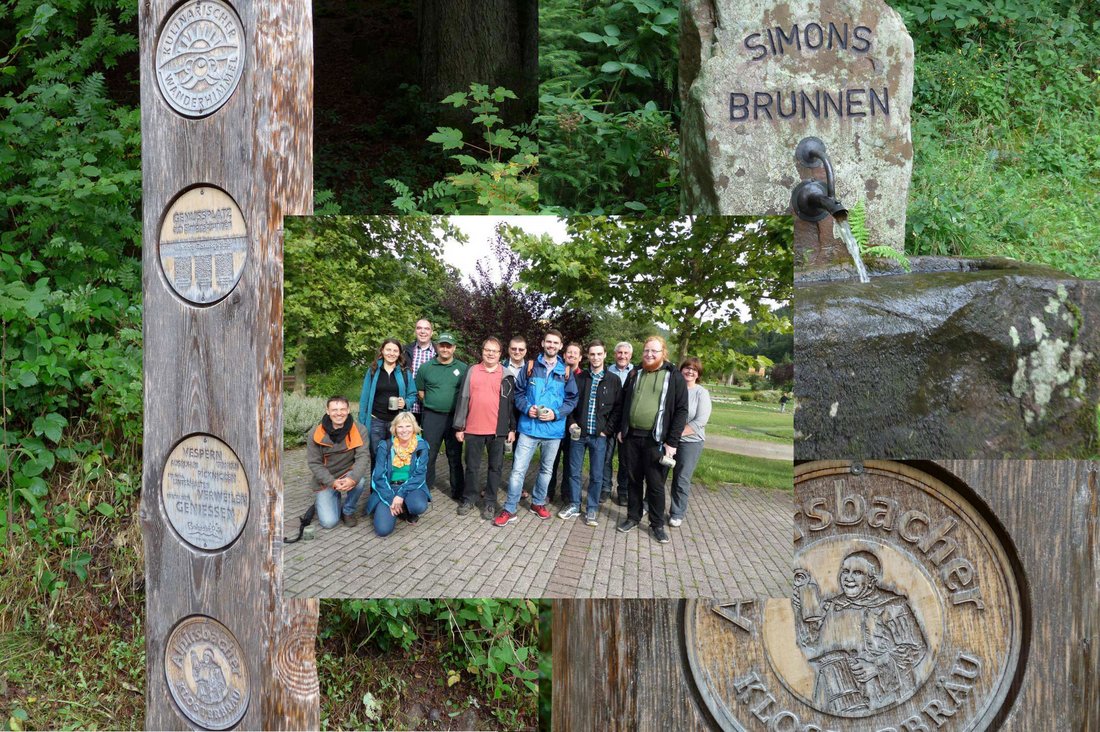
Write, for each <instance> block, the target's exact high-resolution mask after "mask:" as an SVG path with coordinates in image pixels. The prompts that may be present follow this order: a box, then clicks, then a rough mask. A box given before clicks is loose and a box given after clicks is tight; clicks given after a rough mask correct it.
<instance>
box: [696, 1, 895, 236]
mask: <svg viewBox="0 0 1100 732" xmlns="http://www.w3.org/2000/svg"><path fill="white" fill-rule="evenodd" d="M680 23H681V26H680V27H681V41H680V48H681V51H680V54H681V56H680V89H681V94H682V95H683V102H684V119H683V124H682V142H681V156H682V158H681V159H682V176H681V177H682V188H681V191H682V193H681V204H682V209H683V211H684V212H685V213H719V214H732V215H759V214H783V213H786V212H788V211H789V210H790V198H791V189H792V188H794V186H795V185H797V184H798V183H799V181H800V170H799V169H798V168H797V167H796V165H795V161H794V151H795V147H796V146H797V145H798V142H799V141H800V140H802V139H803V138H806V137H810V136H813V137H818V138H820V139H821V140H822V141H824V143H825V145H826V146H827V147H828V149H829V150H830V152H831V155H832V157H833V166H834V168H835V172H836V189H837V197H838V198H839V199H840V200H841V201H842V202H843V203H844V204H845V206H846V207H847V208H848V210H849V211H851V210H854V209H856V207H857V206H859V205H860V204H862V206H863V210H864V211H865V212H866V226H867V229H868V233H869V243H870V244H872V245H879V246H883V245H885V246H891V247H893V248H895V249H898V250H899V251H900V250H902V249H903V243H904V239H905V207H906V201H907V198H908V190H909V177H910V173H911V171H912V165H913V145H912V140H911V138H910V135H909V107H910V104H911V102H912V96H913V92H912V90H913V42H912V39H910V38H909V34H908V33H907V32H906V30H905V24H904V23H903V22H902V20H901V17H900V16H899V15H898V14H897V13H896V12H894V11H893V10H891V9H890V8H889V7H887V6H886V5H885V4H884V3H882V2H880V0H785V1H784V0H780V1H778V2H777V1H776V0H684V2H683V4H682V5H681V11H680ZM832 224H833V221H832V219H831V218H830V219H827V220H826V221H825V222H823V225H824V226H825V229H824V230H823V232H822V233H823V235H824V236H825V237H827V238H834V240H835V237H833V233H832V231H831V228H832ZM841 250H843V247H841Z"/></svg>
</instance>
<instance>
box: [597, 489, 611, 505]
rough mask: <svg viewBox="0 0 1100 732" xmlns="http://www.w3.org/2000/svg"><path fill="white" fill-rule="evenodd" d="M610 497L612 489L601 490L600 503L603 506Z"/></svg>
mask: <svg viewBox="0 0 1100 732" xmlns="http://www.w3.org/2000/svg"><path fill="white" fill-rule="evenodd" d="M608 498H611V491H601V492H600V505H601V506H602V505H603V504H605V503H607V499H608Z"/></svg>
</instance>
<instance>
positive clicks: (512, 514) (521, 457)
mask: <svg viewBox="0 0 1100 732" xmlns="http://www.w3.org/2000/svg"><path fill="white" fill-rule="evenodd" d="M561 346H562V336H561V333H560V332H559V331H556V330H549V331H547V332H546V335H545V336H543V339H542V353H541V354H540V355H539V357H538V358H536V359H535V360H534V361H531V362H528V364H527V366H526V368H523V369H520V372H519V374H518V375H517V376H516V408H517V409H518V410H519V413H520V416H519V439H517V440H516V448H515V453H514V455H513V458H512V476H511V478H510V479H509V480H508V498H507V500H506V501H505V503H504V509H503V510H502V511H501V512H500V513H499V514H498V515H497V517H496V518H495V519H494V520H493V524H494V525H496V526H504V525H506V524H509V523H511V522H513V521H515V520H516V511H517V509H518V508H519V496H520V493H521V492H522V491H523V481H524V480H525V479H526V477H527V468H528V467H529V466H530V465H531V460H532V459H533V458H534V456H535V450H536V449H540V452H541V453H542V455H541V457H540V459H539V475H538V478H537V479H536V480H535V491H534V495H532V496H531V511H532V513H534V514H535V515H536V516H538V517H539V518H540V519H548V518H550V512H549V511H547V510H546V489H547V487H548V486H549V485H550V474H551V473H552V472H553V470H554V456H555V455H557V453H558V443H559V442H560V441H561V439H562V438H563V437H565V418H566V417H568V416H569V413H570V412H572V411H573V407H575V406H576V404H577V382H576V380H575V379H574V378H573V374H571V373H570V372H569V369H568V368H567V367H566V365H565V362H564V361H562V360H561V359H559V358H558V351H560V350H561Z"/></svg>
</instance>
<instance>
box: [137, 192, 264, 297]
mask: <svg viewBox="0 0 1100 732" xmlns="http://www.w3.org/2000/svg"><path fill="white" fill-rule="evenodd" d="M159 245H160V247H159V254H160V264H161V267H162V268H163V270H164V277H165V279H167V280H168V285H169V286H170V287H171V288H172V289H173V290H174V291H175V292H176V294H177V295H179V296H180V297H182V298H183V299H185V300H188V301H189V302H193V303H196V304H199V305H209V304H210V303H213V302H217V301H218V300H220V299H222V298H223V297H225V296H226V295H227V294H229V291H230V290H232V289H233V288H234V287H235V286H236V284H237V281H238V280H240V278H241V272H242V271H243V270H244V262H245V257H246V255H247V254H248V232H247V230H246V228H245V223H244V216H242V215H241V209H240V208H239V207H238V206H237V204H236V202H235V201H234V200H233V199H232V198H231V197H230V196H229V194H227V193H226V192H225V191H222V190H219V189H217V188H214V187H212V186H199V187H197V188H192V189H190V190H188V191H187V192H185V193H184V194H183V195H181V196H179V197H178V198H177V199H176V200H175V201H173V202H172V205H171V206H169V207H168V212H167V213H166V214H165V216H164V222H163V223H162V224H161V227H160V242H159Z"/></svg>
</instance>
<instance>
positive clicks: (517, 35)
mask: <svg viewBox="0 0 1100 732" xmlns="http://www.w3.org/2000/svg"><path fill="white" fill-rule="evenodd" d="M417 18H418V20H417V24H418V29H419V36H420V78H421V86H422V87H423V90H424V96H425V99H426V100H427V101H429V102H438V101H439V100H441V99H443V98H444V97H445V96H447V95H449V94H452V93H454V92H461V91H467V90H468V89H469V88H470V84H473V83H477V84H488V85H489V86H490V87H497V86H503V87H506V88H508V89H511V90H512V91H514V92H515V93H516V94H517V95H518V96H519V101H518V102H509V103H508V104H506V105H504V107H503V108H502V114H501V116H502V117H503V118H504V120H505V123H506V124H508V125H514V124H517V123H519V122H522V121H525V120H530V119H532V118H533V117H534V115H535V113H536V112H537V111H538V5H537V2H536V0H419V8H418V14H417ZM448 109H449V110H450V111H449V112H447V114H448V115H449V116H452V115H453V119H452V120H445V121H446V122H448V123H449V124H469V121H470V116H469V114H468V113H467V112H466V110H461V111H459V110H454V109H451V108H449V107H448Z"/></svg>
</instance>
